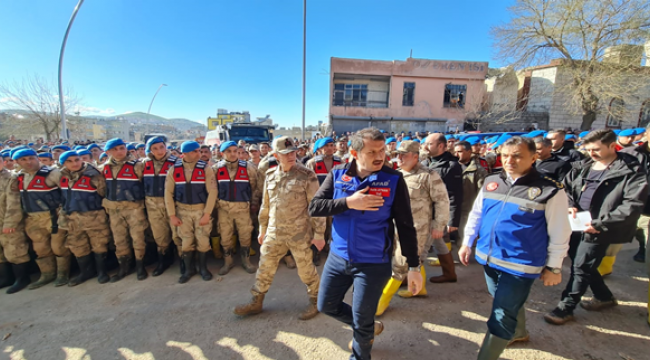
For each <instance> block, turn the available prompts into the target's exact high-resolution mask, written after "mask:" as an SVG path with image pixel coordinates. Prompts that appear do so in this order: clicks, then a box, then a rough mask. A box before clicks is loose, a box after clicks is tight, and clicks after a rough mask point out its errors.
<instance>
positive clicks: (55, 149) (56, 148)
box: [52, 145, 70, 163]
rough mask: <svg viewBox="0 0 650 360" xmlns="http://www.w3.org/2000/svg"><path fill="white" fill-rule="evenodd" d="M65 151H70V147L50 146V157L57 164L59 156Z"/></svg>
mask: <svg viewBox="0 0 650 360" xmlns="http://www.w3.org/2000/svg"><path fill="white" fill-rule="evenodd" d="M66 151H70V147H69V146H67V145H55V146H52V157H53V158H54V162H55V163H57V162H58V161H59V156H61V154H63V153H64V152H66Z"/></svg>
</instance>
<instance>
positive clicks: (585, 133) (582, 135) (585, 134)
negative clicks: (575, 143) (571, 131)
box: [578, 131, 589, 139]
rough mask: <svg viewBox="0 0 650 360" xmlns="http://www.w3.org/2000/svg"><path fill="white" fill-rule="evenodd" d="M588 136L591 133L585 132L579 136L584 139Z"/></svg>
mask: <svg viewBox="0 0 650 360" xmlns="http://www.w3.org/2000/svg"><path fill="white" fill-rule="evenodd" d="M587 134H589V131H583V132H581V133H580V135H578V136H579V137H580V138H581V139H582V138H583V137H585V136H587Z"/></svg>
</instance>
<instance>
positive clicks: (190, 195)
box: [174, 159, 208, 205]
mask: <svg viewBox="0 0 650 360" xmlns="http://www.w3.org/2000/svg"><path fill="white" fill-rule="evenodd" d="M206 166H207V163H206V162H205V161H203V160H199V161H197V163H196V165H195V166H194V170H192V178H191V179H190V181H187V180H186V179H185V172H184V171H183V160H182V159H178V160H176V163H175V164H174V182H175V183H176V186H175V188H174V201H178V202H179V203H182V204H188V205H196V204H205V202H206V200H207V199H208V191H207V190H206V189H205V167H206Z"/></svg>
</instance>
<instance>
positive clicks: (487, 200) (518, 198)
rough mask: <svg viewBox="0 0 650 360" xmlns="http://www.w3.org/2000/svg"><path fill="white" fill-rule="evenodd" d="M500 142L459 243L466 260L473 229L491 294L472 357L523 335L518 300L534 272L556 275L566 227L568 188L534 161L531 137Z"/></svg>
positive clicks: (483, 359)
mask: <svg viewBox="0 0 650 360" xmlns="http://www.w3.org/2000/svg"><path fill="white" fill-rule="evenodd" d="M499 149H500V151H501V159H502V163H503V170H504V171H503V172H501V173H499V174H494V175H490V176H488V177H487V178H486V179H485V184H484V185H483V189H482V190H481V192H480V193H479V195H478V196H477V198H476V200H475V201H474V206H473V208H472V211H471V212H470V214H469V219H468V220H467V226H466V227H465V233H464V236H465V238H464V239H463V246H462V247H461V248H460V250H459V251H458V257H459V258H460V261H461V262H462V263H463V265H467V264H468V262H469V258H470V255H471V253H472V245H473V243H474V239H476V238H477V237H478V241H477V243H476V261H478V262H479V264H481V265H483V267H484V272H485V280H486V282H487V286H488V291H489V292H490V295H492V297H493V298H494V301H493V302H492V313H491V315H490V318H489V319H488V322H487V325H488V333H487V334H486V335H485V339H484V340H483V345H482V346H481V350H480V351H479V354H478V360H497V359H498V358H499V356H500V355H501V353H502V352H503V350H504V349H505V347H506V346H507V345H508V344H509V343H512V342H515V341H527V340H528V339H529V336H528V332H527V331H526V322H525V321H526V312H525V309H524V303H525V302H526V299H527V298H528V294H529V293H530V288H531V286H532V285H533V282H534V281H535V279H537V278H539V277H540V275H541V280H542V281H543V282H544V285H546V286H552V285H557V284H559V283H560V282H561V281H562V269H561V267H562V260H563V259H564V257H565V256H566V254H567V250H568V249H569V236H570V235H571V226H570V225H569V219H568V217H567V210H566V207H567V206H568V202H567V196H566V193H565V192H564V189H563V186H562V184H561V183H559V182H556V181H555V180H552V179H550V178H547V177H543V176H541V175H540V174H539V173H538V172H537V170H535V168H534V167H533V164H534V163H535V160H536V157H537V156H536V154H535V143H534V142H533V139H531V138H524V137H519V136H515V137H512V138H510V139H508V140H506V141H505V142H504V143H503V144H502V145H501V146H500V147H499Z"/></svg>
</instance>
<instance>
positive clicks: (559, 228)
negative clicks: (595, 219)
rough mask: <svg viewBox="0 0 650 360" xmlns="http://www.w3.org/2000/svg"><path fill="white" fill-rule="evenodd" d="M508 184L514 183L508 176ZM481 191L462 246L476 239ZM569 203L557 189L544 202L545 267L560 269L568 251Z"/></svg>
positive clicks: (480, 208) (480, 215)
mask: <svg viewBox="0 0 650 360" xmlns="http://www.w3.org/2000/svg"><path fill="white" fill-rule="evenodd" d="M507 181H508V182H510V183H515V182H516V180H513V179H512V178H511V177H510V175H508V179H507ZM483 191H484V190H481V191H480V192H479V193H478V196H477V197H476V200H474V205H473V206H472V211H470V213H469V218H468V219H467V225H466V226H465V238H464V239H463V245H465V246H469V247H472V246H473V245H474V240H475V239H476V238H477V237H478V229H479V228H480V226H481V217H482V215H483ZM568 211H569V201H568V199H567V196H566V193H565V192H564V189H559V190H558V192H557V193H555V195H554V196H553V197H552V198H550V199H549V200H548V201H547V202H546V209H545V213H544V214H545V216H546V231H547V233H548V237H549V240H548V256H547V258H546V266H548V267H552V268H561V267H562V261H563V260H564V257H566V255H567V252H568V251H569V239H570V237H571V224H569V215H568Z"/></svg>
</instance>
